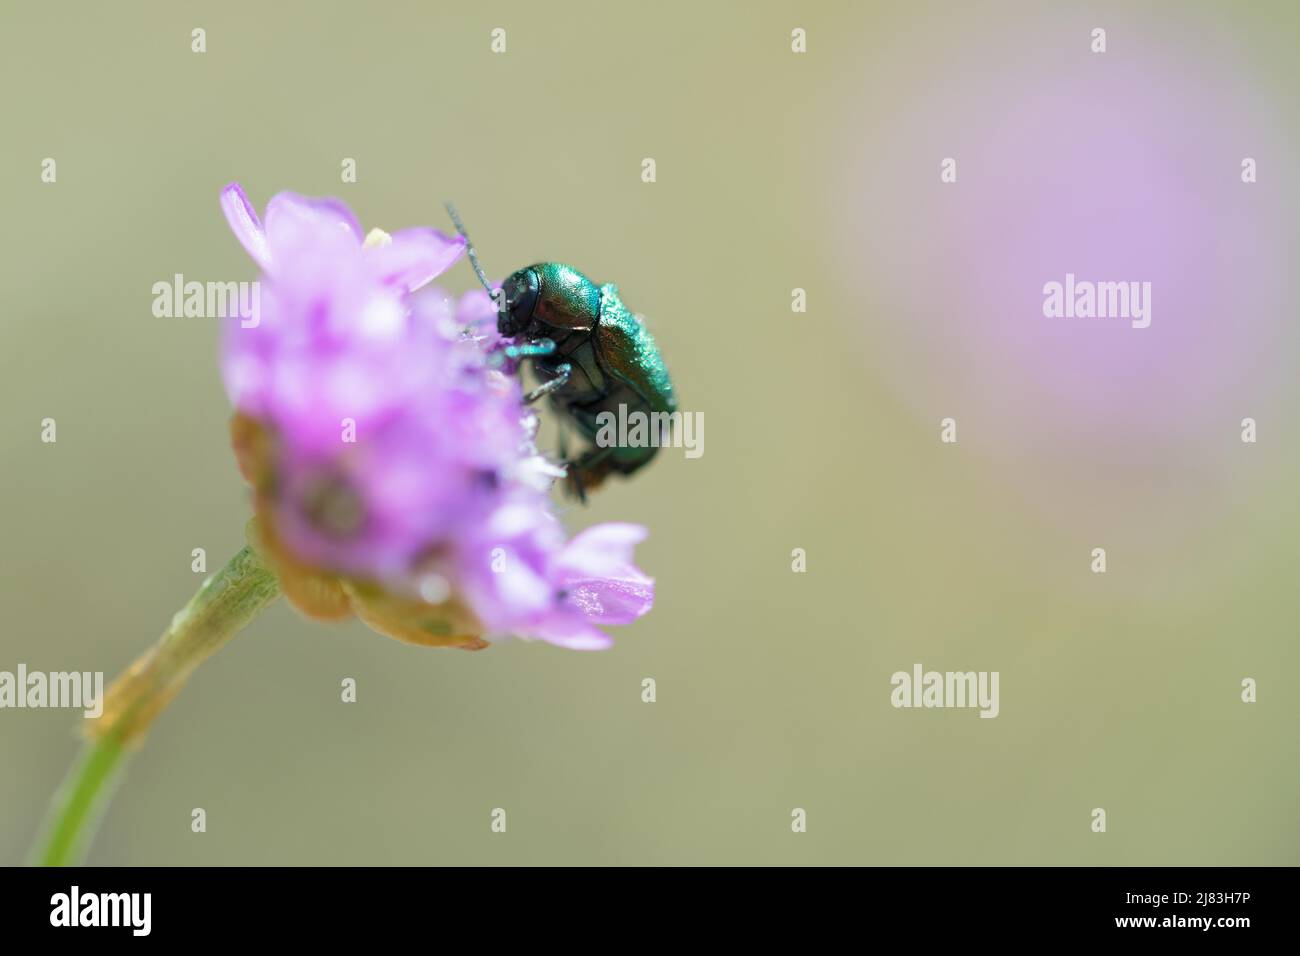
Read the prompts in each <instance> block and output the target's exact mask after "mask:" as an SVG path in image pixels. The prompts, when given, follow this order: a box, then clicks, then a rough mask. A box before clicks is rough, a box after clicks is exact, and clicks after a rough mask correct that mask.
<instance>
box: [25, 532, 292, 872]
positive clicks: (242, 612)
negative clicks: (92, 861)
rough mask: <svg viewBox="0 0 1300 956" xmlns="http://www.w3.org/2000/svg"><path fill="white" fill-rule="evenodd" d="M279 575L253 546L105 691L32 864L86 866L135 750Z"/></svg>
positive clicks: (271, 596) (263, 601) (275, 588)
mask: <svg viewBox="0 0 1300 956" xmlns="http://www.w3.org/2000/svg"><path fill="white" fill-rule="evenodd" d="M279 593H280V586H279V583H278V582H277V580H276V577H275V575H274V574H273V573H272V572H271V570H270V569H269V568H268V567H267V566H266V564H265V563H264V562H263V561H262V558H261V557H260V556H259V555H258V553H257V552H256V551H254V550H253V549H252V548H251V547H244V548H242V549H241V550H240V551H239V553H238V554H236V555H235V556H234V557H233V558H231V559H230V561H229V563H227V564H226V566H225V567H224V568H222V569H221V570H220V571H218V572H217V573H216V574H214V575H212V576H211V577H209V578H208V579H207V580H206V581H204V582H203V585H202V587H200V588H199V590H198V592H197V593H196V594H195V595H194V597H193V598H191V599H190V602H189V603H188V604H186V605H185V607H184V608H182V609H181V611H180V612H179V613H178V614H177V615H176V616H175V617H174V618H172V622H171V626H169V627H168V628H167V630H166V632H164V634H163V636H162V637H161V638H160V639H159V640H158V642H157V643H156V644H154V646H153V647H151V648H150V649H149V650H148V651H146V652H145V653H144V654H143V655H142V656H141V657H140V658H139V659H137V660H136V662H135V663H134V664H132V665H131V667H130V668H129V669H128V670H127V671H126V672H125V673H124V674H123V675H122V676H121V677H119V678H118V679H117V680H116V681H114V682H113V684H112V685H111V686H110V687H109V688H108V691H107V693H106V694H105V695H104V696H105V699H104V711H103V713H102V714H101V715H100V716H99V717H97V718H95V720H94V721H93V722H92V723H91V724H90V727H89V729H88V731H87V735H88V736H89V738H90V740H89V741H88V742H87V744H86V747H85V750H84V751H83V753H82V755H81V757H80V758H79V759H78V761H77V763H76V764H75V765H74V766H73V768H72V770H71V771H70V772H69V774H68V777H67V779H66V780H65V781H64V783H63V785H62V786H61V787H60V788H59V790H58V792H57V793H55V795H54V799H53V801H52V802H51V805H50V810H49V813H48V816H47V819H46V823H45V825H44V827H43V828H42V833H41V836H40V837H39V838H38V840H37V843H36V846H35V848H34V850H33V853H32V857H31V861H30V862H32V863H36V864H39V865H42V866H66V865H70V864H75V863H78V862H80V861H81V859H82V857H83V856H84V854H85V852H86V850H87V849H88V848H89V843H90V836H91V834H92V832H93V830H94V829H95V827H96V826H97V824H98V821H99V819H100V817H101V816H102V815H103V812H104V810H105V808H106V807H107V804H108V799H109V797H110V795H111V790H112V785H113V783H114V782H115V781H116V779H117V777H118V771H119V770H120V769H121V766H122V763H123V760H124V758H125V757H126V755H127V754H128V752H129V751H130V749H131V748H132V746H133V745H136V744H138V743H139V742H140V740H141V739H142V738H143V737H144V734H145V732H146V731H147V730H148V729H149V726H150V725H151V724H152V723H153V721H154V719H155V718H157V716H158V715H159V714H160V713H161V712H162V710H163V709H164V708H165V707H166V706H167V704H168V703H170V702H171V700H172V698H174V697H175V696H176V694H177V693H178V692H179V691H180V689H181V688H182V687H184V686H185V682H186V681H187V680H189V677H190V675H191V674H192V673H194V670H195V669H196V668H197V667H198V666H199V665H200V664H202V663H203V662H204V661H205V660H207V659H208V658H209V657H211V656H212V655H213V654H215V653H216V652H217V651H218V650H220V649H221V648H222V647H223V646H225V644H226V643H227V642H228V641H229V640H230V639H231V638H233V637H234V636H235V635H236V634H238V633H239V632H240V631H241V630H243V629H244V628H245V627H246V626H247V625H248V624H249V622H250V621H252V620H253V618H254V617H256V616H257V615H258V613H259V612H260V611H262V609H263V608H265V607H266V606H267V605H269V604H271V603H272V602H273V601H274V600H275V599H276V597H278V596H279Z"/></svg>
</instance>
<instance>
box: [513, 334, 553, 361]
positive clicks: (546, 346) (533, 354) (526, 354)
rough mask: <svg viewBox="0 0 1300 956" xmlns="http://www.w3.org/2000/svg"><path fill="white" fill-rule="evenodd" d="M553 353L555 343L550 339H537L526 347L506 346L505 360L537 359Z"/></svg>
mask: <svg viewBox="0 0 1300 956" xmlns="http://www.w3.org/2000/svg"><path fill="white" fill-rule="evenodd" d="M554 351H555V342H554V341H553V340H552V339H538V340H537V341H536V342H532V343H530V344H528V345H507V346H506V358H512V359H516V358H537V357H538V356H539V355H550V354H551V353H552V352H554Z"/></svg>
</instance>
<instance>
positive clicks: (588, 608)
mask: <svg viewBox="0 0 1300 956" xmlns="http://www.w3.org/2000/svg"><path fill="white" fill-rule="evenodd" d="M564 590H565V595H566V597H565V600H566V601H567V602H568V603H569V605H570V606H572V607H575V608H577V609H578V610H579V611H581V612H582V616H583V617H585V618H586V619H587V620H588V621H589V622H590V623H592V624H630V623H632V622H633V621H635V620H636V619H637V618H639V617H640V616H641V615H643V614H645V613H646V612H647V611H649V610H650V608H651V606H652V605H653V604H654V602H655V582H654V579H653V578H649V577H646V576H645V575H644V574H642V573H641V572H640V571H639V570H637V569H636V568H634V567H632V566H630V565H629V566H627V568H626V569H625V570H624V573H623V574H621V575H619V576H617V577H602V578H574V579H571V580H569V581H566V582H565V586H564Z"/></svg>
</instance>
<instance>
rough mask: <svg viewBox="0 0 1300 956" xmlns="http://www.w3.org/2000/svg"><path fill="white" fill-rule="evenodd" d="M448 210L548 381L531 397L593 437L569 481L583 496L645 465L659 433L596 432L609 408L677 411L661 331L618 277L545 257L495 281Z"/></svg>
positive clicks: (520, 352)
mask: <svg viewBox="0 0 1300 956" xmlns="http://www.w3.org/2000/svg"><path fill="white" fill-rule="evenodd" d="M447 212H448V213H449V214H450V215H451V220H452V222H453V223H454V224H455V226H456V231H457V232H458V233H460V235H461V236H462V237H463V238H464V239H465V247H466V252H467V253H468V255H469V260H470V264H471V265H472V266H473V267H474V272H475V274H476V275H477V276H478V279H479V282H481V283H482V284H483V288H485V289H486V290H487V291H488V294H489V295H490V296H492V298H493V301H495V302H496V304H497V331H498V332H499V333H500V334H501V335H502V336H504V337H506V338H509V339H512V340H514V342H515V343H516V344H514V345H513V346H511V347H510V348H508V349H507V354H508V355H509V356H510V357H512V358H521V359H529V360H531V362H532V368H533V371H534V373H535V374H536V376H537V378H538V379H540V381H541V384H539V385H538V386H537V387H536V388H534V389H533V390H532V391H530V392H529V393H528V394H527V395H526V396H525V397H524V400H525V401H526V402H529V403H532V402H535V401H537V400H538V399H539V398H542V397H543V396H550V400H551V406H552V408H554V409H555V410H556V411H557V412H558V413H559V414H560V416H561V417H562V418H563V419H564V420H565V421H567V422H568V423H569V424H571V425H572V426H573V427H574V428H575V429H576V430H577V432H578V433H579V434H580V435H581V436H582V437H583V438H585V439H586V440H587V441H588V442H589V443H590V447H588V448H586V449H584V450H582V451H581V452H580V453H579V454H578V455H577V456H576V457H575V458H572V459H567V460H566V461H565V465H566V466H567V471H568V486H569V490H570V491H571V492H573V493H574V494H576V495H577V497H578V498H580V499H582V500H584V501H585V500H586V492H587V491H588V490H589V489H592V488H595V487H597V486H598V485H600V484H601V483H602V482H603V481H604V480H605V478H606V477H608V476H609V475H610V474H612V473H617V474H620V475H624V476H627V475H631V474H634V473H635V472H637V471H639V470H640V469H642V468H644V467H645V466H646V465H647V464H649V463H650V461H651V460H652V459H653V458H654V456H655V454H656V453H657V452H658V450H659V449H658V445H657V443H656V442H654V441H648V442H646V443H645V444H643V445H642V444H638V445H602V444H601V443H600V442H598V440H597V435H598V433H599V432H600V430H601V429H600V422H601V420H602V416H604V418H608V415H613V416H614V417H615V418H621V417H622V416H621V415H620V412H622V414H623V415H627V416H631V415H632V414H633V413H636V412H640V413H642V414H643V415H644V416H645V418H646V420H647V421H650V422H655V421H674V420H675V417H676V416H674V415H673V413H674V412H676V411H677V398H676V395H675V394H674V393H673V383H672V379H671V377H670V376H669V374H668V369H667V367H666V366H665V364H664V361H663V357H662V356H661V355H660V354H659V349H658V347H657V346H656V345H655V341H654V339H653V338H652V337H651V335H650V333H649V331H648V330H647V329H646V327H645V323H643V322H642V321H641V319H640V317H639V316H637V315H635V314H633V312H632V311H631V310H630V309H628V308H627V306H625V305H624V304H623V301H622V299H620V298H619V295H618V287H617V286H615V285H614V284H613V283H606V284H604V285H600V286H597V285H596V283H594V282H592V281H591V280H590V279H588V278H587V277H586V276H585V275H583V274H582V273H581V272H579V271H578V270H577V269H575V268H574V267H573V266H570V265H565V264H564V263H562V262H538V263H534V264H533V265H530V266H525V267H524V268H522V269H518V270H516V271H515V272H512V273H511V274H510V275H509V276H507V277H506V280H505V281H504V282H503V283H502V284H501V288H500V289H493V288H492V286H491V285H490V284H489V283H488V281H487V277H486V276H485V275H484V273H483V269H482V267H481V266H480V265H479V261H478V254H477V252H476V251H475V249H474V244H473V243H472V242H470V238H469V234H468V233H467V232H466V231H465V226H464V224H462V223H461V221H460V216H459V215H458V214H457V212H456V208H455V207H454V206H453V205H452V204H451V203H447ZM670 416H671V417H670ZM654 432H655V429H653V428H652V429H651V435H652V437H653V435H654Z"/></svg>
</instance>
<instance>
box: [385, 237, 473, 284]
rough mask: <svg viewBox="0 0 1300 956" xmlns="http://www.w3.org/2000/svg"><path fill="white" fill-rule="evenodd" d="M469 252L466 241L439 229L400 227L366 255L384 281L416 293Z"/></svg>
mask: <svg viewBox="0 0 1300 956" xmlns="http://www.w3.org/2000/svg"><path fill="white" fill-rule="evenodd" d="M464 252H465V240H464V239H463V238H461V237H460V236H447V235H444V234H443V233H441V232H439V231H438V230H437V229H426V228H419V229H400V230H398V231H397V232H395V233H393V235H392V241H391V242H386V243H384V244H382V245H376V246H372V247H370V248H369V249H367V250H366V256H367V257H368V258H369V260H370V262H371V263H372V266H373V268H374V269H375V270H376V275H377V276H378V278H379V280H380V281H381V282H386V283H389V284H391V285H396V286H399V287H401V288H403V289H405V290H406V291H408V292H413V291H415V290H416V289H418V288H420V286H422V285H425V284H427V283H429V282H431V281H432V280H433V279H435V278H436V277H438V276H440V275H442V273H444V272H446V271H447V269H448V268H449V267H450V266H451V264H452V263H454V262H455V261H456V260H457V259H459V258H460V257H461V255H462V254H463V253H464Z"/></svg>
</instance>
